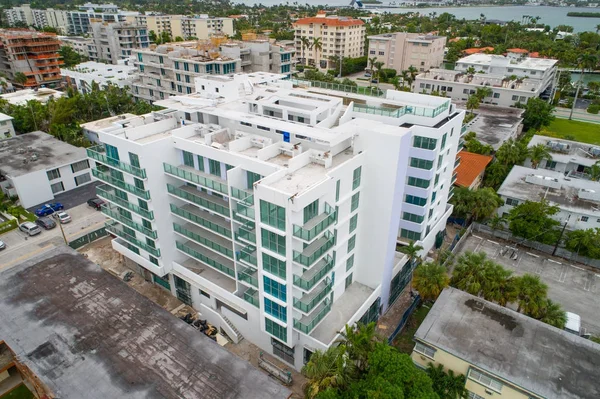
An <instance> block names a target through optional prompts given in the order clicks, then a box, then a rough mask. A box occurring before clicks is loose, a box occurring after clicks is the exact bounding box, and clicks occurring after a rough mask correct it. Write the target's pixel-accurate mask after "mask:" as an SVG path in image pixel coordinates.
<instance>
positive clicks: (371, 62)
mask: <svg viewBox="0 0 600 399" xmlns="http://www.w3.org/2000/svg"><path fill="white" fill-rule="evenodd" d="M368 62H369V69H370V70H371V79H369V86H370V85H371V83H370V82H371V80H372V78H374V77H375V63H376V62H377V57H371V58H369V59H368Z"/></svg>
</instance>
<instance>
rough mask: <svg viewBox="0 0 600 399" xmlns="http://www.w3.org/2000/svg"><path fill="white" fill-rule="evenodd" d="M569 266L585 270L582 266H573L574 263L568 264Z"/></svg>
mask: <svg viewBox="0 0 600 399" xmlns="http://www.w3.org/2000/svg"><path fill="white" fill-rule="evenodd" d="M569 266H571V267H572V268H574V269H577V270H585V269H584V268H583V267H579V266H574V265H569Z"/></svg>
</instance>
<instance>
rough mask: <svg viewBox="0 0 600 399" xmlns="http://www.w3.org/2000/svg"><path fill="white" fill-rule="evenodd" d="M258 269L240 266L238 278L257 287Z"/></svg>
mask: <svg viewBox="0 0 600 399" xmlns="http://www.w3.org/2000/svg"><path fill="white" fill-rule="evenodd" d="M257 276H258V271H257V270H253V269H249V268H241V269H240V270H239V271H238V280H241V281H245V282H247V283H248V284H251V285H253V286H254V287H256V288H258V277H257Z"/></svg>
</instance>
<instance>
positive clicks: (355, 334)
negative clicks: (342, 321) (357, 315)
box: [337, 323, 383, 372]
mask: <svg viewBox="0 0 600 399" xmlns="http://www.w3.org/2000/svg"><path fill="white" fill-rule="evenodd" d="M340 335H341V336H342V338H341V339H339V340H338V341H337V343H338V344H339V345H341V346H345V348H346V352H347V354H348V357H349V358H350V359H353V360H354V363H355V365H356V368H357V370H358V371H359V372H364V371H365V370H366V368H367V364H368V360H369V354H371V352H373V351H374V350H375V346H376V345H377V344H378V343H380V342H383V339H382V338H381V337H380V336H379V335H378V334H377V332H376V324H375V323H369V324H367V325H364V324H362V323H358V324H357V325H356V326H354V327H352V326H349V325H347V324H346V327H345V328H344V331H340Z"/></svg>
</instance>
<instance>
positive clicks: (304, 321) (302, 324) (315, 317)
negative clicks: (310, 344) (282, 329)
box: [294, 298, 331, 334]
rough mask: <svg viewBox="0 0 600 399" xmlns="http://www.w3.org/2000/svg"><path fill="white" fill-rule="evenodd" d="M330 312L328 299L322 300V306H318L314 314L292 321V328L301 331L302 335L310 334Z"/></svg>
mask: <svg viewBox="0 0 600 399" xmlns="http://www.w3.org/2000/svg"><path fill="white" fill-rule="evenodd" d="M330 311H331V301H330V300H329V298H328V299H326V300H324V301H323V303H322V304H320V305H319V306H318V308H317V309H316V310H315V312H314V314H311V315H308V316H304V317H303V318H301V319H300V320H297V319H294V328H295V329H296V330H300V331H302V332H303V333H304V334H310V332H311V331H312V330H313V329H314V328H315V327H316V326H317V324H319V322H320V321H321V320H323V318H324V317H325V316H327V314H328V313H329V312H330Z"/></svg>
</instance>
